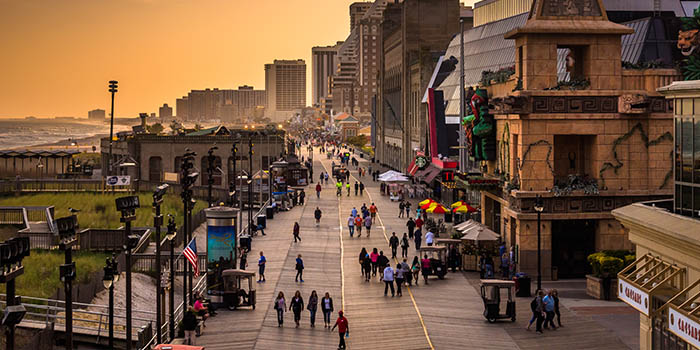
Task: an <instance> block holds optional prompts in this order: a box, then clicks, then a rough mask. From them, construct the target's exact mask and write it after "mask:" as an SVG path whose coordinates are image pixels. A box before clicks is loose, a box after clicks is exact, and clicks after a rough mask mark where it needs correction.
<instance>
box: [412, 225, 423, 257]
mask: <svg viewBox="0 0 700 350" xmlns="http://www.w3.org/2000/svg"><path fill="white" fill-rule="evenodd" d="M421 235H422V233H421V232H420V228H419V229H417V230H416V232H415V233H414V234H413V239H415V242H416V252H418V251H419V250H420V241H421V238H422V237H421Z"/></svg>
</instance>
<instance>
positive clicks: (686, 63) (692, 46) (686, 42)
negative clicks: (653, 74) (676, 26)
mask: <svg viewBox="0 0 700 350" xmlns="http://www.w3.org/2000/svg"><path fill="white" fill-rule="evenodd" d="M699 31H700V8H697V9H695V10H693V17H687V18H683V25H682V30H679V31H678V43H677V47H678V49H679V50H681V53H682V54H683V56H686V57H687V58H686V59H685V60H683V67H682V72H683V77H684V79H685V80H699V79H700V58H699V57H698V55H700V52H699V51H698V50H697V49H698V46H699V45H700V40H699V39H700V38H698V32H699Z"/></svg>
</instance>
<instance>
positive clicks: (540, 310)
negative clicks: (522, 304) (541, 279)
mask: <svg viewBox="0 0 700 350" xmlns="http://www.w3.org/2000/svg"><path fill="white" fill-rule="evenodd" d="M530 309H531V310H532V318H530V322H528V324H527V330H528V331H529V330H530V327H531V326H532V324H533V323H535V331H536V332H537V333H539V334H542V329H543V328H544V329H551V330H556V329H557V327H563V326H562V324H561V312H559V292H558V291H557V290H556V289H550V290H548V291H547V292H546V293H545V292H544V291H543V290H541V289H540V290H538V291H537V292H536V293H535V298H534V299H532V301H531V302H530ZM554 317H556V318H557V324H558V326H556V325H554Z"/></svg>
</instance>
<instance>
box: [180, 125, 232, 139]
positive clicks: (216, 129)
mask: <svg viewBox="0 0 700 350" xmlns="http://www.w3.org/2000/svg"><path fill="white" fill-rule="evenodd" d="M228 134H229V131H228V129H227V128H226V127H225V126H223V125H218V126H213V127H211V128H206V129H202V130H199V131H194V132H190V133H187V134H186V135H185V136H206V135H228Z"/></svg>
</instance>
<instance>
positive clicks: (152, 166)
mask: <svg viewBox="0 0 700 350" xmlns="http://www.w3.org/2000/svg"><path fill="white" fill-rule="evenodd" d="M162 174H163V158H161V157H151V158H149V159H148V181H151V182H160V181H161V180H163V179H162V176H161V175H162Z"/></svg>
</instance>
